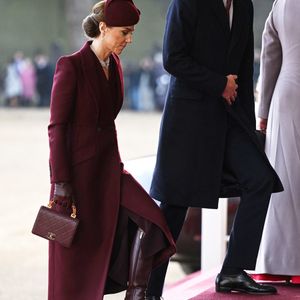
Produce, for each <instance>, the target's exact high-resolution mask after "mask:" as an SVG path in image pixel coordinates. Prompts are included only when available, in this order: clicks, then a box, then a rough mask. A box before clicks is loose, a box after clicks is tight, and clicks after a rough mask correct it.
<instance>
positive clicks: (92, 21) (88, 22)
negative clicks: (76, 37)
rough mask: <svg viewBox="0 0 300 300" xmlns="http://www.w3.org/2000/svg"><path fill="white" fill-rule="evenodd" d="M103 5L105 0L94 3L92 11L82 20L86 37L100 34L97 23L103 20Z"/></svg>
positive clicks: (94, 36)
mask: <svg viewBox="0 0 300 300" xmlns="http://www.w3.org/2000/svg"><path fill="white" fill-rule="evenodd" d="M104 7H105V1H100V2H98V3H96V4H95V5H94V6H93V8H92V12H91V13H90V14H89V15H88V16H87V17H86V18H84V19H83V21H82V28H83V31H84V34H85V35H86V36H87V37H88V38H96V37H98V36H99V35H100V30H99V23H100V22H104V19H105V18H104Z"/></svg>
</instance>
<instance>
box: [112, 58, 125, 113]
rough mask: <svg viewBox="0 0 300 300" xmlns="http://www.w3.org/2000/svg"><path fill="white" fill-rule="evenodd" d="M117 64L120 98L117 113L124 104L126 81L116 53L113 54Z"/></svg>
mask: <svg viewBox="0 0 300 300" xmlns="http://www.w3.org/2000/svg"><path fill="white" fill-rule="evenodd" d="M112 56H113V58H114V60H115V63H116V66H117V68H116V69H117V72H116V75H117V78H116V80H117V86H118V99H117V105H116V114H118V112H119V111H120V109H121V107H122V105H123V98H124V82H123V72H122V67H121V63H120V59H119V57H118V56H117V55H116V54H113V55H112Z"/></svg>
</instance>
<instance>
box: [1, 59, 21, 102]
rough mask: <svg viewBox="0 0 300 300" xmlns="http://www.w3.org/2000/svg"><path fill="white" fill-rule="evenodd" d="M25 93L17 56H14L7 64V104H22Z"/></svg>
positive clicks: (5, 84) (5, 90)
mask: <svg viewBox="0 0 300 300" xmlns="http://www.w3.org/2000/svg"><path fill="white" fill-rule="evenodd" d="M22 93H23V86H22V80H21V76H20V72H19V68H18V65H17V63H16V60H15V58H12V59H11V60H10V62H9V63H8V65H7V66H6V70H5V75H4V99H5V103H6V105H7V106H11V107H17V106H19V105H20V102H21V97H22Z"/></svg>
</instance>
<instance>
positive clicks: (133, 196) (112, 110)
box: [48, 42, 175, 300]
mask: <svg viewBox="0 0 300 300" xmlns="http://www.w3.org/2000/svg"><path fill="white" fill-rule="evenodd" d="M122 101H123V82H122V70H121V66H120V62H119V59H118V57H117V56H115V55H113V56H111V66H110V81H107V79H106V78H105V75H104V73H103V70H102V69H101V66H100V64H99V61H98V60H97V57H96V56H95V55H94V53H93V52H92V51H91V49H90V42H87V43H86V44H85V45H84V46H83V48H82V49H81V50H80V51H78V52H76V53H74V54H72V55H70V56H64V57H62V58H60V60H59V61H58V63H57V67H56V72H55V76H54V83H53V89H52V96H51V118H50V125H49V128H48V131H49V142H50V173H51V183H52V191H53V185H54V183H59V182H69V183H71V184H72V188H73V191H74V196H75V201H76V206H77V209H78V218H79V220H80V224H79V230H78V232H77V235H76V237H75V241H74V243H73V245H72V246H71V248H68V249H67V248H64V247H61V246H60V245H58V244H56V243H55V242H50V247H49V293H48V294H49V298H48V299H49V300H100V299H102V298H103V294H105V293H113V292H118V291H121V290H124V289H126V284H127V280H128V258H129V249H130V241H131V240H132V239H131V238H130V237H132V236H133V234H134V230H132V228H135V229H136V226H135V227H134V226H132V224H138V225H139V226H140V227H142V229H143V230H144V231H145V232H146V235H145V244H144V248H142V251H144V255H145V256H153V259H154V266H156V265H158V264H160V263H162V262H163V261H165V260H167V259H168V258H169V256H170V255H172V254H173V253H174V251H175V247H174V243H173V240H172V237H171V235H170V233H169V231H168V228H167V226H166V223H165V221H164V218H163V217H162V215H161V212H160V210H159V208H158V207H157V206H156V204H155V203H154V202H153V201H152V199H151V198H150V197H149V196H148V194H147V193H146V192H145V191H144V190H143V189H142V187H141V186H140V185H139V184H138V183H137V182H136V181H135V180H134V179H133V178H132V176H131V175H130V174H128V173H126V172H125V171H124V170H123V167H122V166H123V165H122V163H121V160H120V156H119V151H118V145H117V136H116V130H115V124H114V119H115V118H116V116H117V114H118V112H119V111H120V109H121V106H122ZM51 196H52V195H51ZM56 209H58V210H59V209H61V210H62V209H63V207H62V206H60V205H57V206H56ZM132 221H133V222H132ZM153 233H156V234H153ZM159 235H160V238H157V237H158V236H159ZM153 238H155V240H153Z"/></svg>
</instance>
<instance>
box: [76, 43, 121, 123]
mask: <svg viewBox="0 0 300 300" xmlns="http://www.w3.org/2000/svg"><path fill="white" fill-rule="evenodd" d="M90 44H91V42H90V41H88V42H86V43H85V44H84V46H83V47H82V48H81V50H80V54H81V68H82V71H83V75H84V78H85V82H86V84H87V86H88V91H87V92H88V93H89V95H90V97H91V98H92V99H93V101H94V102H95V105H96V108H97V116H98V117H99V114H100V108H99V98H101V86H102V80H103V79H102V78H101V76H100V74H99V69H98V67H99V66H98V64H99V62H98V60H97V57H96V56H95V54H94V52H93V51H92V50H91V48H90ZM113 59H114V61H115V63H116V66H117V72H116V77H117V79H116V80H117V86H118V99H117V105H116V106H117V109H116V110H117V112H118V111H119V110H120V109H121V107H122V104H123V96H124V95H123V75H122V68H121V64H120V60H119V58H118V56H117V55H115V54H113Z"/></svg>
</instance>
